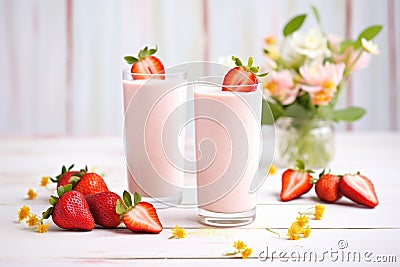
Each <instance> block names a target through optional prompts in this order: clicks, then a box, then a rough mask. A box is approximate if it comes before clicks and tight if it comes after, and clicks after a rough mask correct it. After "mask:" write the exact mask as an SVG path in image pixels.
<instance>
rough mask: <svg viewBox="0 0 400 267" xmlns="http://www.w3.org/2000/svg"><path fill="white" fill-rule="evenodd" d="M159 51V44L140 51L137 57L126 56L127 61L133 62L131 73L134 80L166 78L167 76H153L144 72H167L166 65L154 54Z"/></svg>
mask: <svg viewBox="0 0 400 267" xmlns="http://www.w3.org/2000/svg"><path fill="white" fill-rule="evenodd" d="M156 52H157V46H156V47H155V48H151V49H149V48H148V47H147V46H146V47H145V48H144V49H142V50H140V51H139V54H138V56H137V57H133V56H126V57H124V59H125V61H126V62H127V63H128V64H132V67H131V73H132V78H133V79H134V80H145V79H151V78H153V79H160V80H164V79H165V76H163V75H159V76H152V75H143V74H165V70H164V65H163V64H162V62H161V60H160V59H158V58H157V57H155V56H153V55H154V54H155V53H156Z"/></svg>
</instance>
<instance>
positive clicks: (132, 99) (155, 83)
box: [123, 71, 187, 207]
mask: <svg viewBox="0 0 400 267" xmlns="http://www.w3.org/2000/svg"><path fill="white" fill-rule="evenodd" d="M147 76H148V77H149V78H150V79H146V80H133V79H132V74H131V73H130V71H125V72H124V73H123V90H124V111H125V124H124V127H125V128H124V141H125V146H124V148H125V156H126V164H127V169H128V186H129V191H130V192H131V193H133V192H136V191H138V192H140V193H141V194H142V196H144V197H145V198H144V199H146V197H148V198H149V199H147V201H150V202H153V204H155V205H156V207H162V206H165V205H177V204H179V203H180V201H181V198H182V189H183V177H184V170H183V157H182V155H181V153H179V147H180V146H181V145H182V142H183V136H182V135H181V134H180V129H181V127H182V126H183V125H184V119H185V114H184V113H182V112H177V107H179V106H180V105H182V104H184V102H185V100H186V95H187V92H186V84H185V83H186V78H185V74H184V73H178V74H152V75H147ZM161 76H162V77H163V78H165V79H164V80H161V79H158V78H159V77H161Z"/></svg>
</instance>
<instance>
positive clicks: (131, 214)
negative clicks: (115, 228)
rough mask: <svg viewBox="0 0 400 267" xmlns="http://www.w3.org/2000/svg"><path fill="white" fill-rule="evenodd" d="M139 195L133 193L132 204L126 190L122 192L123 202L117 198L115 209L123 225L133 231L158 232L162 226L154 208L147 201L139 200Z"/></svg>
mask: <svg viewBox="0 0 400 267" xmlns="http://www.w3.org/2000/svg"><path fill="white" fill-rule="evenodd" d="M141 198H142V197H141V195H140V194H139V193H138V192H135V194H134V203H133V206H132V197H131V195H130V194H129V193H128V192H127V191H124V193H123V200H124V201H123V202H124V203H122V202H121V201H120V200H117V206H116V211H117V213H118V214H120V218H121V219H122V221H123V222H124V224H125V226H126V227H127V228H128V229H129V230H131V231H134V232H146V233H155V234H158V233H160V232H161V231H162V229H163V226H162V224H161V222H160V219H159V218H158V215H157V212H156V209H155V208H154V207H153V205H152V204H150V203H148V202H141Z"/></svg>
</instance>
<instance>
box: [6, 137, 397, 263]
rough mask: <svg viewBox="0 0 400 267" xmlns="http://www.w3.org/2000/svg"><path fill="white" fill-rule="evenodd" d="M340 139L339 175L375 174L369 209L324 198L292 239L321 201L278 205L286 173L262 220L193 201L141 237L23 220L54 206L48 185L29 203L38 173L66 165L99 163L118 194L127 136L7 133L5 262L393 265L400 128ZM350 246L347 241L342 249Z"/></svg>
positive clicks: (275, 180)
mask: <svg viewBox="0 0 400 267" xmlns="http://www.w3.org/2000/svg"><path fill="white" fill-rule="evenodd" d="M336 143H337V149H336V157H335V160H334V162H333V163H332V165H331V167H332V169H333V170H335V171H336V172H339V173H346V172H355V171H361V172H362V173H364V174H365V175H367V176H368V177H370V179H372V180H373V182H374V184H375V188H376V191H377V194H378V197H379V200H380V204H379V205H378V206H377V207H376V208H375V209H367V208H362V207H360V206H358V205H355V204H353V203H352V202H351V201H349V200H347V199H345V198H342V199H341V200H340V201H339V202H338V203H337V204H331V205H329V204H328V205H326V209H325V214H324V218H323V220H321V221H316V220H310V226H311V229H312V231H311V235H310V237H309V238H307V239H301V240H299V241H290V240H288V239H287V237H286V233H287V228H288V227H289V226H290V225H291V223H292V222H293V221H294V220H295V217H296V216H297V212H299V211H304V210H306V209H307V208H309V207H312V206H313V205H315V204H316V203H318V202H319V200H318V199H317V198H316V195H315V192H314V189H313V190H312V191H310V192H309V193H308V194H307V195H305V196H303V197H302V198H300V199H297V200H294V201H291V202H288V203H282V202H280V201H279V199H278V198H279V192H280V179H281V176H280V174H281V171H279V172H278V173H277V174H275V175H273V176H270V177H268V179H267V181H266V182H265V183H264V184H263V186H262V188H261V189H260V191H259V198H258V203H259V204H258V207H257V219H256V221H255V222H254V223H253V224H251V225H248V226H245V227H240V228H224V229H217V228H209V227H207V226H204V225H202V224H200V223H199V222H198V221H197V210H196V208H185V209H179V208H169V209H160V210H158V214H159V216H160V220H161V221H162V223H163V225H164V230H163V231H162V232H161V233H160V234H159V235H151V234H135V233H133V232H130V231H129V230H127V229H125V228H123V227H122V226H121V227H120V228H118V229H114V230H105V229H101V228H96V229H94V230H93V231H91V232H77V231H65V230H62V229H59V228H58V227H57V226H55V225H54V224H52V225H51V226H50V228H49V232H48V233H45V234H38V233H37V232H36V231H35V229H32V228H28V227H27V226H26V224H25V223H20V224H18V223H17V211H18V209H19V207H21V206H22V205H23V204H26V205H28V206H30V207H31V209H32V210H33V211H34V212H36V213H37V214H40V213H41V211H43V210H44V209H45V208H46V207H47V206H48V204H47V201H48V197H49V195H50V193H51V192H49V191H46V190H43V189H42V190H39V196H38V198H37V199H35V200H27V198H26V191H27V189H28V188H30V187H32V188H35V189H39V188H40V186H39V182H40V177H42V176H43V175H55V174H57V173H58V171H59V168H60V166H61V165H63V164H71V163H75V164H76V165H77V166H84V165H86V164H87V165H88V166H89V167H90V166H98V167H99V169H100V170H101V171H104V172H105V173H106V175H107V176H106V179H107V180H106V181H107V183H108V185H109V188H110V190H112V191H115V192H117V193H119V194H121V193H122V191H123V190H124V189H126V176H125V165H124V164H125V163H124V158H123V150H122V140H121V138H120V137H78V138H77V137H70V138H67V137H63V138H54V137H48V138H17V137H2V138H0V166H1V168H0V181H1V194H0V218H1V221H0V240H1V245H0V246H1V249H0V266H22V265H25V266H39V265H41V266H70V265H77V266H89V265H96V266H112V265H129V266H132V265H138V266H160V265H164V264H166V265H171V266H187V265H190V266H206V265H207V264H211V265H212V266H226V265H230V266H235V265H249V266H254V265H263V266H267V265H268V264H271V262H272V263H273V264H274V265H276V264H280V265H287V266H308V265H310V264H311V263H314V262H313V261H314V258H312V259H311V260H312V262H310V260H309V258H307V257H309V255H310V254H313V253H314V254H313V255H317V257H318V260H321V261H322V263H323V264H325V265H339V264H343V262H342V259H343V256H346V255H351V256H353V255H356V256H355V257H356V258H351V259H350V263H349V262H347V260H346V259H344V261H345V263H346V264H360V263H358V261H360V262H361V263H364V264H365V263H366V261H370V262H369V265H370V266H375V265H381V263H379V262H378V261H385V260H386V261H396V262H395V263H386V264H387V265H389V266H399V265H400V245H399V242H400V215H399V207H398V206H399V202H400V201H399V200H400V193H399V188H400V175H399V163H400V153H399V149H400V133H352V134H351V133H338V135H337V142H336ZM265 169H267V166H265ZM265 171H266V170H265ZM189 198H190V196H189ZM176 224H178V225H179V226H180V227H184V228H185V229H186V231H187V232H188V233H189V234H188V236H187V237H186V238H184V239H172V240H168V237H169V236H170V235H171V228H172V227H174V226H175V225H176ZM266 227H269V228H271V229H273V230H275V231H277V232H279V233H280V235H281V237H280V238H278V237H277V236H275V235H273V234H272V233H270V232H268V231H267V230H265V228H266ZM238 239H240V240H243V241H244V242H245V243H246V244H247V245H248V246H250V247H252V249H253V254H252V255H251V257H250V258H249V259H246V260H243V259H240V258H229V257H225V256H223V253H224V252H227V251H230V250H232V249H233V248H232V244H233V242H234V241H236V240H238ZM338 243H339V244H338ZM343 244H344V245H345V246H346V244H347V246H346V248H344V249H341V247H340V246H342V245H343ZM267 250H268V251H267ZM263 251H264V252H263ZM304 252H306V253H308V254H306V256H307V255H308V256H307V257H306V258H303V257H302V258H301V259H297V258H292V257H291V256H293V257H295V256H296V255H297V254H296V253H300V255H304ZM260 253H261V259H260V258H259V257H260ZM285 253H286V254H285ZM292 253H293V254H292ZM267 255H268V258H267V259H266V260H265V261H261V260H262V258H264V259H265V256H267ZM358 255H361V259H358ZM365 255H367V257H365ZM323 257H324V258H323ZM295 260H297V261H300V262H293V261H295ZM285 261H286V262H285ZM353 261H355V262H353ZM364 264H363V265H364Z"/></svg>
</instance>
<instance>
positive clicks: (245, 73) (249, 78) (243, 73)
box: [222, 56, 268, 92]
mask: <svg viewBox="0 0 400 267" xmlns="http://www.w3.org/2000/svg"><path fill="white" fill-rule="evenodd" d="M232 60H233V61H235V64H236V66H237V67H234V68H233V69H231V70H229V71H228V72H227V73H226V74H225V77H224V81H223V83H222V84H223V85H224V86H223V87H222V91H234V92H252V91H255V90H257V85H258V82H259V81H258V78H257V77H263V76H265V75H267V74H268V73H262V74H257V73H258V71H259V69H260V68H259V67H255V66H253V58H252V57H249V59H248V62H247V66H243V64H242V61H240V59H239V58H237V57H235V56H232ZM247 85H248V86H247Z"/></svg>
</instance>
